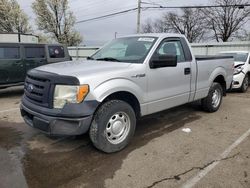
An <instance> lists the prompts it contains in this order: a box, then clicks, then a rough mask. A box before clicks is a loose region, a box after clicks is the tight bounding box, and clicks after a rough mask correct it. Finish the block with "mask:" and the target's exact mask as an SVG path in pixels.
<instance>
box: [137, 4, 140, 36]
mask: <svg viewBox="0 0 250 188" xmlns="http://www.w3.org/2000/svg"><path fill="white" fill-rule="evenodd" d="M140 29H141V0H138V9H137V33H140Z"/></svg>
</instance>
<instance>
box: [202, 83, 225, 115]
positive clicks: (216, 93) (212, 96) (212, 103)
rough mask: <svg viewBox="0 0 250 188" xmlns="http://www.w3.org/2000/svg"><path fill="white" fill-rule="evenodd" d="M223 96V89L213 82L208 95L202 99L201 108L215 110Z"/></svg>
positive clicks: (209, 110)
mask: <svg viewBox="0 0 250 188" xmlns="http://www.w3.org/2000/svg"><path fill="white" fill-rule="evenodd" d="M222 97H223V89H222V87H221V85H220V84H219V83H217V82H214V83H213V84H212V86H211V87H210V90H209V93H208V96H207V97H206V98H204V99H202V101H201V104H202V108H203V109H204V110H205V111H207V112H216V111H217V110H218V109H219V108H220V105H221V102H222Z"/></svg>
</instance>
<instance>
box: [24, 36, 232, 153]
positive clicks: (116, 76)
mask: <svg viewBox="0 0 250 188" xmlns="http://www.w3.org/2000/svg"><path fill="white" fill-rule="evenodd" d="M233 61H234V59H233V58H232V57H226V56H225V57H222V56H218V57H195V56H194V55H193V54H192V52H191V50H190V45H189V43H188V41H187V40H186V38H185V37H184V36H183V35H179V34H140V35H131V36H127V37H122V38H118V39H115V40H113V41H111V42H110V43H108V44H107V45H105V46H104V47H103V48H102V49H100V50H99V51H97V52H96V53H95V54H94V55H93V56H91V57H89V58H88V59H87V60H82V61H73V62H62V63H57V64H51V65H45V66H41V67H38V68H35V69H33V70H31V71H29V72H28V74H27V77H26V80H25V93H24V95H23V98H22V103H21V114H22V116H23V118H24V120H25V122H26V123H27V124H28V125H30V126H32V127H34V128H37V129H39V130H41V131H43V132H45V133H47V134H50V135H80V134H83V133H86V132H89V136H90V138H91V141H92V142H93V144H94V146H95V147H97V148H98V149H100V150H102V151H104V152H107V153H111V152H116V151H119V150H121V149H123V148H124V147H125V146H126V145H127V144H128V142H129V141H130V140H131V137H132V136H133V134H134V132H135V127H136V120H137V119H138V118H140V117H142V116H146V115H148V114H152V113H155V112H159V111H162V110H165V109H169V108H172V107H175V106H179V105H182V104H185V103H189V102H192V101H197V100H201V105H202V107H203V109H204V110H205V111H207V112H215V111H217V110H218V109H219V107H220V105H221V102H222V97H223V95H226V90H227V89H229V88H230V86H231V84H232V79H233V67H234V66H233V65H234V62H233Z"/></svg>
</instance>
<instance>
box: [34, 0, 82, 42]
mask: <svg viewBox="0 0 250 188" xmlns="http://www.w3.org/2000/svg"><path fill="white" fill-rule="evenodd" d="M32 8H33V10H34V12H35V14H36V16H37V17H36V21H37V25H38V29H40V30H42V31H44V32H45V33H48V34H50V35H51V36H52V38H54V39H55V40H56V41H58V42H60V43H63V44H67V45H69V46H73V45H78V44H80V43H81V41H82V37H81V36H80V34H79V33H78V32H77V31H76V30H75V29H74V25H75V20H76V19H75V16H74V15H73V12H72V11H70V10H69V6H68V0H35V2H34V3H33V5H32Z"/></svg>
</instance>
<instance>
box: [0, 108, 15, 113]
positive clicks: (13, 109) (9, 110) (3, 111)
mask: <svg viewBox="0 0 250 188" xmlns="http://www.w3.org/2000/svg"><path fill="white" fill-rule="evenodd" d="M16 110H19V108H11V109H8V110H2V111H0V113H5V112H12V111H16Z"/></svg>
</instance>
